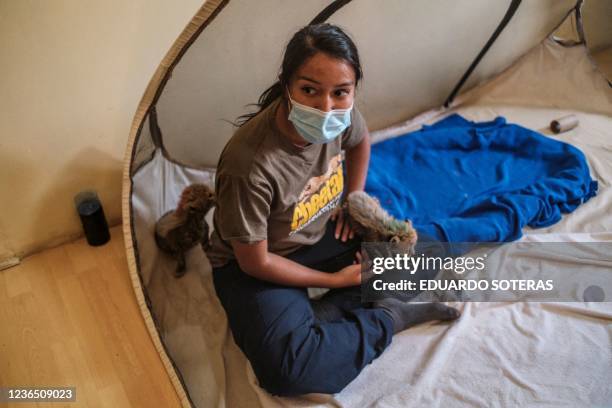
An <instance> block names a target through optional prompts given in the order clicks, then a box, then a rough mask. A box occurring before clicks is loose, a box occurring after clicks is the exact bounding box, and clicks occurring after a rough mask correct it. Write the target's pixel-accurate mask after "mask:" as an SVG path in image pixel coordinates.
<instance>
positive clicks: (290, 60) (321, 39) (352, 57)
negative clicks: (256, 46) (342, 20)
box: [235, 23, 363, 126]
mask: <svg viewBox="0 0 612 408" xmlns="http://www.w3.org/2000/svg"><path fill="white" fill-rule="evenodd" d="M318 52H323V53H325V54H327V55H329V56H330V57H333V58H338V59H341V60H344V61H346V62H348V63H349V64H350V65H351V66H352V67H353V69H354V70H355V85H357V84H358V83H359V80H360V79H361V78H362V76H363V73H362V71H361V65H360V63H359V54H358V53H357V47H356V46H355V43H353V41H352V40H351V39H350V37H349V36H348V35H347V34H346V33H345V32H344V31H342V29H340V27H337V26H335V25H332V24H329V23H321V24H313V25H307V26H306V27H304V28H302V29H301V30H299V31H298V32H297V33H295V34H294V35H293V37H292V38H291V40H290V41H289V43H288V44H287V48H286V49H285V55H284V57H283V64H282V67H281V72H280V74H279V76H278V79H279V80H278V81H277V82H276V83H275V84H274V85H272V86H271V87H269V88H268V89H266V90H265V91H264V92H263V93H262V94H261V95H260V96H259V101H258V102H257V103H256V104H253V105H256V106H257V107H258V108H259V109H258V110H257V112H252V113H247V114H244V115H241V116H239V117H238V118H237V119H236V122H237V123H236V124H235V125H236V126H242V125H244V124H245V123H246V122H248V121H249V120H251V119H252V118H253V117H255V116H256V115H257V114H258V113H259V112H261V111H262V110H264V109H265V108H266V107H267V106H268V105H270V104H271V103H272V102H273V101H274V100H275V99H276V98H278V97H280V96H282V95H283V93H284V90H285V87H287V86H288V85H289V80H290V79H291V77H292V76H293V74H294V73H295V72H296V71H297V70H298V68H299V67H301V66H302V64H304V63H305V62H306V61H307V60H308V59H309V58H310V57H312V56H313V55H315V54H316V53H318Z"/></svg>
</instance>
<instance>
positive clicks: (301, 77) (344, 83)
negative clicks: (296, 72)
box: [298, 75, 354, 88]
mask: <svg viewBox="0 0 612 408" xmlns="http://www.w3.org/2000/svg"><path fill="white" fill-rule="evenodd" d="M298 79H304V80H306V81H310V82H314V83H315V84H318V85H321V83H320V82H319V81H315V80H314V79H312V78H308V77H305V76H303V75H300V76H299V77H298ZM353 84H354V82H353V81H349V82H343V83H341V84H338V85H336V86H334V88H340V87H343V86H349V85H353Z"/></svg>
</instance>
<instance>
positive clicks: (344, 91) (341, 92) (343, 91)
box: [334, 89, 350, 96]
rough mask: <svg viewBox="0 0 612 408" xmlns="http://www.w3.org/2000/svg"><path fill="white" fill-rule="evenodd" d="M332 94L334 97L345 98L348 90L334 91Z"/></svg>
mask: <svg viewBox="0 0 612 408" xmlns="http://www.w3.org/2000/svg"><path fill="white" fill-rule="evenodd" d="M334 93H335V95H336V96H346V95H348V94H349V93H350V92H349V90H348V89H336V91H335V92H334Z"/></svg>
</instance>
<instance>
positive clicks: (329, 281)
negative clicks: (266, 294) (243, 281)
mask: <svg viewBox="0 0 612 408" xmlns="http://www.w3.org/2000/svg"><path fill="white" fill-rule="evenodd" d="M230 242H231V244H232V247H233V249H234V255H235V256H236V260H237V261H238V265H240V269H242V270H243V271H244V272H245V273H246V274H247V275H250V276H253V277H255V278H258V279H261V280H265V281H268V282H273V283H277V284H281V285H287V286H298V287H319V288H341V287H345V286H354V285H359V284H360V283H361V265H360V264H354V265H349V266H347V267H344V268H342V269H341V270H340V271H338V272H336V273H327V272H321V271H317V270H315V269H311V268H308V267H306V266H304V265H301V264H299V263H297V262H294V261H292V260H291V259H287V258H285V257H282V256H280V255H276V254H273V253H270V252H268V241H267V240H264V241H259V242H256V243H254V244H246V243H242V242H240V241H237V240H231V241H230Z"/></svg>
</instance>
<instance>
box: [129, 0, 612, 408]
mask: <svg viewBox="0 0 612 408" xmlns="http://www.w3.org/2000/svg"><path fill="white" fill-rule="evenodd" d="M592 4H594V6H597V9H598V10H600V11H599V12H598V13H595V14H594V15H593V17H592V18H593V19H595V20H597V19H599V20H600V21H601V22H602V23H601V24H600V25H599V27H600V28H601V27H603V29H600V30H599V31H598V32H595V31H594V34H593V35H592V36H591V37H590V36H589V28H588V26H587V27H586V28H584V29H583V26H582V18H581V7H582V1H579V2H578V3H576V2H575V0H541V1H524V2H521V1H520V0H512V1H495V2H491V1H488V0H461V1H454V2H447V1H428V0H419V1H411V2H404V1H401V0H388V1H385V2H384V4H381V3H380V2H370V1H365V0H354V1H350V0H348V1H335V2H329V1H324V0H312V1H306V2H297V1H291V2H284V1H278V0H261V1H247V0H232V1H229V0H226V1H220V0H209V1H207V2H206V3H205V4H204V5H203V6H202V8H201V9H200V10H199V11H198V13H197V14H196V15H195V17H194V18H193V19H192V20H191V22H189V24H188V25H187V27H186V28H185V30H184V31H183V33H182V34H181V36H180V37H179V38H178V39H177V40H176V42H175V43H174V45H173V47H172V48H171V49H170V51H169V52H168V54H167V55H166V57H165V58H164V60H163V61H162V62H161V64H160V66H159V68H158V69H157V71H156V72H155V75H154V76H153V78H152V79H151V81H150V83H149V86H148V87H147V89H146V91H145V93H144V96H143V98H142V100H141V102H140V105H139V106H138V109H137V111H136V114H135V117H134V121H133V126H132V131H131V134H130V138H129V141H128V146H127V152H126V161H125V171H124V184H123V222H124V234H125V242H126V251H127V258H128V263H129V271H130V275H131V280H132V283H133V286H134V291H135V294H136V296H137V299H138V301H139V304H140V308H141V311H142V314H143V317H144V319H145V321H146V324H147V327H148V329H149V332H150V334H151V337H152V339H153V342H154V344H155V346H156V348H157V351H158V352H159V354H160V357H161V359H162V360H163V362H164V364H165V367H166V369H167V371H168V374H169V376H170V378H171V380H172V381H173V384H174V386H175V388H176V390H177V393H178V395H179V397H180V398H181V401H182V402H183V404H184V405H185V406H198V407H209V406H241V407H242V406H267V405H271V406H281V405H283V406H284V405H291V404H293V403H300V404H303V406H309V405H310V404H312V405H323V406H327V405H329V406H370V405H378V404H379V405H384V406H423V405H431V404H434V405H445V406H457V405H471V406H489V405H501V406H508V405H521V404H536V403H543V404H546V403H548V404H554V403H564V404H567V405H571V406H576V405H610V404H612V388H611V385H610V376H611V374H612V373H611V372H610V361H611V358H612V351H611V350H612V347H611V344H612V343H611V340H610V339H611V338H612V332H611V329H610V327H611V325H610V321H611V319H612V310H611V309H610V306H609V305H610V304H609V303H601V304H599V305H591V306H590V307H586V306H584V305H573V306H569V305H568V306H564V305H559V304H556V305H552V306H551V305H540V304H523V303H512V304H502V305H500V304H464V305H461V306H460V307H462V308H463V317H462V318H461V320H460V321H458V322H457V323H455V324H453V325H452V326H444V325H424V326H420V327H417V328H414V329H411V330H409V331H407V332H404V333H402V334H400V335H398V336H396V337H395V338H394V340H393V343H392V345H391V346H390V347H389V349H387V350H386V351H385V353H383V355H382V356H381V357H379V358H378V359H377V360H375V361H374V362H373V363H372V364H371V365H370V366H368V367H367V368H366V369H365V370H364V371H363V372H362V373H361V374H360V375H359V377H357V378H356V379H355V380H354V381H353V382H352V383H351V384H349V385H348V386H347V387H346V388H345V390H343V391H342V392H341V393H339V394H337V395H334V396H329V395H317V396H312V395H311V396H308V398H306V399H305V398H302V399H301V400H299V399H293V400H291V399H287V398H276V397H273V396H271V395H268V394H267V393H266V392H265V391H263V390H262V389H260V388H259V387H258V386H257V382H256V379H255V377H254V376H253V374H252V371H251V369H250V366H249V364H248V361H247V360H246V359H245V357H244V355H242V353H241V352H240V350H239V349H238V348H237V346H236V345H235V344H234V342H233V339H232V336H231V333H230V331H229V330H228V327H227V322H226V320H225V314H224V312H223V309H222V308H221V306H220V303H219V302H218V300H217V298H216V295H215V292H214V287H213V285H212V280H211V268H210V264H209V263H208V261H207V259H206V256H205V254H204V253H203V251H202V250H201V248H200V247H199V246H198V247H195V248H194V249H193V250H191V251H190V252H189V253H188V258H187V264H188V271H187V273H186V275H185V276H183V277H182V278H180V279H176V278H174V277H173V274H172V271H173V269H174V264H173V261H172V260H171V259H170V258H169V257H167V256H165V255H164V254H163V253H160V252H159V250H158V249H157V247H156V245H155V241H154V226H155V222H156V220H157V219H158V218H159V217H160V216H161V215H162V214H164V213H165V212H166V211H168V210H170V209H172V208H174V207H175V205H176V203H177V199H178V196H179V194H180V192H181V191H182V189H183V188H184V187H185V186H186V185H188V184H190V183H193V182H201V183H206V184H209V185H211V186H213V185H214V175H215V165H216V163H217V159H218V156H219V154H220V152H221V150H222V148H223V146H224V144H225V143H226V141H227V140H228V139H229V138H230V136H231V135H232V133H233V132H234V130H235V129H234V127H233V126H232V125H231V124H230V123H229V122H228V121H232V120H234V119H235V118H236V117H237V116H239V115H240V114H243V113H245V110H244V109H245V106H246V105H247V104H249V103H252V102H254V101H256V100H257V98H258V96H259V94H260V93H261V92H262V91H263V90H264V89H266V88H267V87H268V86H269V85H270V84H271V83H272V82H274V80H275V78H276V75H277V73H278V68H279V66H280V62H281V58H282V55H281V54H282V50H283V49H284V46H285V44H286V43H287V41H288V40H289V38H290V37H291V35H292V34H293V33H294V32H295V31H296V30H297V29H299V28H300V27H302V26H303V25H305V24H307V23H308V22H310V21H312V19H313V18H315V20H316V21H329V22H331V23H334V24H338V25H340V26H341V27H343V28H344V29H345V30H346V31H347V32H348V33H349V34H350V35H351V36H352V38H353V39H354V40H355V42H356V44H357V46H358V48H359V51H360V56H361V60H362V64H363V67H364V73H365V79H364V82H363V83H362V86H361V88H360V89H359V90H358V95H357V105H358V106H359V108H360V111H361V112H362V113H363V115H364V117H365V118H366V121H367V123H368V126H369V128H370V132H371V137H372V141H373V142H376V141H380V140H383V139H386V138H390V137H395V136H398V135H400V134H403V133H406V132H407V131H409V130H414V129H418V127H419V126H421V125H422V124H425V123H432V122H435V121H436V120H438V119H440V118H443V117H445V116H447V115H448V114H450V113H456V112H458V113H460V114H461V115H463V116H464V117H467V118H469V119H472V120H490V119H492V118H494V117H495V116H497V115H503V116H505V117H506V118H507V119H508V121H510V122H515V123H520V124H522V125H524V126H526V127H530V128H532V129H539V130H542V129H544V128H546V126H547V125H548V123H550V121H551V120H552V119H555V118H558V117H560V116H563V115H564V114H567V113H574V114H576V115H578V117H579V119H580V121H581V126H579V128H577V129H575V130H573V131H571V132H569V133H567V134H564V135H561V136H558V137H559V138H562V140H563V141H565V142H567V143H571V144H574V145H575V146H577V147H578V148H580V149H581V150H582V151H583V152H584V153H585V155H586V158H587V160H588V162H589V166H590V167H591V172H592V174H593V175H594V178H596V179H597V180H598V181H599V183H600V191H599V193H598V195H597V197H595V198H593V199H592V200H591V201H589V203H587V204H585V205H584V206H583V208H581V209H580V211H576V212H574V213H572V214H569V215H566V216H565V217H564V218H563V220H562V221H561V222H559V223H557V224H556V225H554V226H552V227H549V228H547V229H545V230H534V231H528V230H526V231H525V234H526V236H527V237H528V236H529V235H530V234H532V235H533V236H536V235H537V234H553V235H554V234H557V235H556V236H558V234H561V235H563V234H566V235H568V236H573V235H572V234H583V235H581V236H584V235H585V234H586V235H588V236H589V237H591V239H595V238H593V237H596V238H597V239H600V240H602V239H607V240H612V237H610V236H609V235H605V232H606V231H610V230H611V229H612V215H611V212H610V211H609V208H610V206H611V205H612V193H611V192H612V189H611V188H610V181H612V165H611V163H612V135H611V133H612V120H611V118H610V116H611V115H612V92H611V88H610V84H609V82H608V80H606V79H605V77H604V75H602V67H598V66H597V65H596V64H595V62H594V60H593V56H592V55H591V54H590V53H589V49H588V48H587V47H586V44H585V30H586V37H587V39H588V40H589V42H590V46H591V49H593V50H599V51H600V53H599V54H598V55H599V56H600V57H601V58H600V59H599V61H604V62H605V61H608V62H609V61H611V58H610V55H611V53H610V50H611V49H610V46H611V45H612V38H610V37H606V34H609V28H606V27H609V21H610V18H611V17H612V11H611V10H612V8H611V7H610V4H609V3H607V4H606V3H605V2H604V1H599V2H596V1H594V0H592ZM606 13H607V14H606ZM602 14H603V15H602ZM606 30H608V31H606ZM602 33H603V34H602ZM611 37H612V36H611ZM591 39H592V40H591ZM211 215H212V214H209V216H208V218H209V221H210V216H211ZM569 321H571V324H572V326H571V329H570V330H567V325H568V324H569V323H568V322H569ZM136 352H137V351H136Z"/></svg>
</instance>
